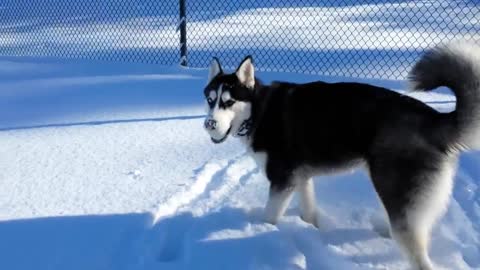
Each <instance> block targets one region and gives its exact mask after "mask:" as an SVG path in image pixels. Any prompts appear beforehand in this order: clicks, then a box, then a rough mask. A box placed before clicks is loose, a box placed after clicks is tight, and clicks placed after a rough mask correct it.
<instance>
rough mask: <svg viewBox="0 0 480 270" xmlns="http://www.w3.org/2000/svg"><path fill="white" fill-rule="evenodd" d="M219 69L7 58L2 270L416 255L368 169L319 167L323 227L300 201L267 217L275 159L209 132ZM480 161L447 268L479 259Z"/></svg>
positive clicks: (454, 206)
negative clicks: (213, 77)
mask: <svg viewBox="0 0 480 270" xmlns="http://www.w3.org/2000/svg"><path fill="white" fill-rule="evenodd" d="M206 73H207V72H206V71H205V70H190V69H176V68H165V67H160V66H150V65H139V64H118V63H103V62H78V61H77V62H67V61H63V62H59V61H53V60H45V59H42V60H40V59H26V58H1V59H0V144H1V145H0V239H1V241H0V269H162V270H164V269H175V270H176V269H238V270H240V269H242V270H243V269H252V270H253V269H254V270H257V269H272V270H273V269H275V270H276V269H280V270H281V269H322V270H323V269H335V270H341V269H348V270H350V269H393V270H400V269H402V270H403V269H408V267H407V264H406V262H405V260H404V259H403V258H402V257H401V255H400V253H399V250H398V248H397V246H396V245H395V244H394V242H393V241H392V240H391V239H389V238H388V235H387V233H386V232H385V228H386V224H385V221H384V214H383V212H382V208H381V207H380V205H379V203H378V200H377V198H376V195H375V193H374V191H373V188H372V186H371V184H370V182H369V180H368V178H367V175H366V174H365V173H364V172H362V171H352V172H349V173H345V174H342V175H335V176H328V177H318V178H317V179H316V181H315V184H316V192H317V200H318V206H319V209H320V211H321V213H322V217H321V228H320V230H317V229H316V228H314V227H313V226H311V225H309V224H306V223H304V222H303V221H302V220H301V219H300V218H299V211H298V206H297V205H298V204H297V202H296V201H295V200H294V201H293V203H292V205H291V207H290V208H289V210H288V211H287V214H286V216H285V217H284V218H282V220H281V222H280V223H279V224H277V225H275V226H274V225H271V224H266V223H264V222H263V221H262V209H263V206H264V204H265V202H266V197H267V189H268V183H267V181H266V180H265V178H264V176H263V175H262V172H261V171H260V170H259V169H258V168H257V166H256V164H255V163H254V161H253V159H251V158H250V157H249V156H248V155H247V154H246V152H245V149H244V148H243V146H242V145H241V144H240V143H239V142H238V141H236V140H235V139H232V138H230V139H228V140H227V141H226V142H225V143H224V144H221V145H213V144H212V143H211V142H210V140H209V138H208V136H207V135H206V133H205V132H204V131H203V130H202V121H203V115H204V111H203V106H204V104H203V100H202V88H203V85H204V83H205V81H206ZM258 75H259V76H260V77H261V78H263V79H264V80H265V81H267V82H268V81H270V80H272V79H275V78H289V80H291V81H298V82H302V81H310V80H315V79H324V80H329V81H336V80H343V79H345V78H320V77H318V76H304V75H298V74H275V73H259V74H258ZM349 80H351V79H349ZM363 81H367V82H370V83H373V84H377V85H382V86H386V87H389V88H393V89H395V90H402V89H404V86H405V84H404V82H401V81H379V80H377V81H373V80H363ZM417 97H418V98H420V99H422V100H424V101H427V102H429V104H430V105H432V106H434V107H436V108H437V109H439V110H442V111H448V110H451V109H453V108H454V104H455V100H454V98H453V97H452V96H451V95H449V94H445V93H443V94H442V93H440V94H438V93H437V94H422V95H418V96H417ZM479 165H480V155H479V154H478V153H470V154H467V155H463V156H462V158H461V163H460V166H459V171H458V173H457V176H456V181H455V182H456V183H455V190H454V198H453V199H452V202H451V204H450V206H449V209H448V212H447V214H446V215H445V217H444V218H443V219H442V220H441V222H440V223H439V225H438V226H437V227H435V230H434V234H433V243H432V249H431V254H432V258H433V260H434V261H435V262H436V263H438V264H439V265H440V266H441V267H442V268H444V269H480V255H479V254H480V195H479V192H478V188H479V183H480V180H479V179H480V168H479Z"/></svg>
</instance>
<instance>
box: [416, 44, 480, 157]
mask: <svg viewBox="0 0 480 270" xmlns="http://www.w3.org/2000/svg"><path fill="white" fill-rule="evenodd" d="M409 79H410V81H411V83H412V86H413V90H420V91H430V90H433V89H435V88H437V87H440V86H447V87H449V88H450V89H451V90H452V91H453V93H454V94H455V96H456V98H457V105H456V109H455V111H454V112H451V113H449V114H448V115H446V117H447V118H448V119H449V121H450V122H451V123H450V124H453V125H449V126H450V127H445V129H444V130H445V131H448V133H449V135H450V136H448V137H449V141H450V142H451V143H453V144H454V145H453V146H454V147H456V148H460V149H464V150H467V149H480V45H478V44H474V43H469V42H465V41H462V42H458V41H457V42H454V43H449V44H446V45H441V46H438V47H436V48H434V49H433V50H431V51H429V52H427V53H426V54H425V55H424V56H423V57H422V58H421V59H420V61H418V62H417V63H416V64H415V66H414V67H413V69H412V70H411V72H410V74H409ZM452 127H454V130H452ZM452 140H453V141H452Z"/></svg>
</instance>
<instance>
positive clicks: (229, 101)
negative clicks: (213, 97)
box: [225, 99, 235, 107]
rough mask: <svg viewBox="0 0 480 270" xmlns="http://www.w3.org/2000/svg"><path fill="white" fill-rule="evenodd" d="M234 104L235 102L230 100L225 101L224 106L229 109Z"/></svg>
mask: <svg viewBox="0 0 480 270" xmlns="http://www.w3.org/2000/svg"><path fill="white" fill-rule="evenodd" d="M234 103H235V101H234V100H231V99H230V100H227V101H225V106H228V107H230V106H232V105H233V104H234Z"/></svg>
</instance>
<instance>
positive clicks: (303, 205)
mask: <svg viewBox="0 0 480 270" xmlns="http://www.w3.org/2000/svg"><path fill="white" fill-rule="evenodd" d="M297 191H298V194H299V195H300V211H301V217H302V219H303V220H304V221H305V222H307V223H310V224H312V225H313V226H315V227H317V228H318V217H317V204H316V202H315V189H314V185H313V180H312V178H308V179H306V180H300V181H298V182H297Z"/></svg>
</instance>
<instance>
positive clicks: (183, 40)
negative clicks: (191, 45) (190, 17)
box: [179, 0, 187, 67]
mask: <svg viewBox="0 0 480 270" xmlns="http://www.w3.org/2000/svg"><path fill="white" fill-rule="evenodd" d="M185 1H186V0H180V25H179V28H180V65H181V66H184V67H186V66H187V14H186V5H185Z"/></svg>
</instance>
